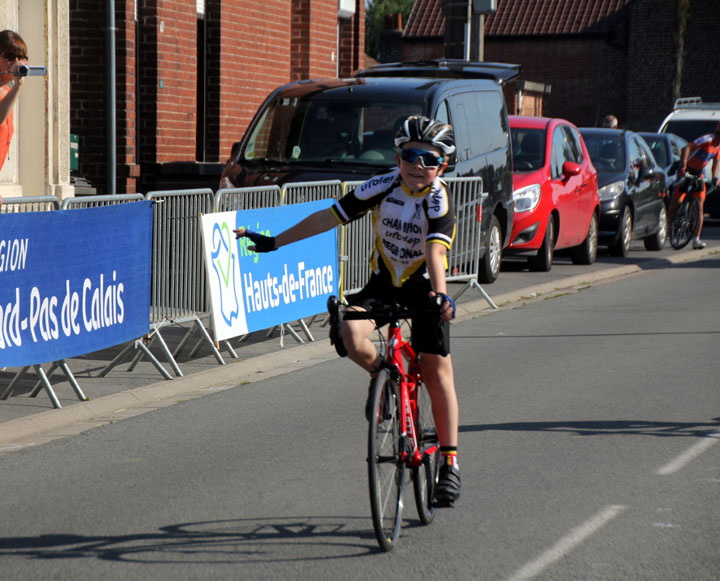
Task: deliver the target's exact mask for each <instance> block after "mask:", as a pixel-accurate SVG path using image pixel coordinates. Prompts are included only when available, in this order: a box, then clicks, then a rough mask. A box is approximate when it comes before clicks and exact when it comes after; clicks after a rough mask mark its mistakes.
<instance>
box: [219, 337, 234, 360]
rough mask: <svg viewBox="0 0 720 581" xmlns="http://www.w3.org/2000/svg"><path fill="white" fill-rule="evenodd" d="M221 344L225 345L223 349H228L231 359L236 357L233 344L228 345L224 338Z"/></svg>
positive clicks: (228, 342)
mask: <svg viewBox="0 0 720 581" xmlns="http://www.w3.org/2000/svg"><path fill="white" fill-rule="evenodd" d="M222 344H223V345H224V346H225V349H227V350H228V353H230V357H232V358H233V359H237V358H238V354H237V353H236V352H235V349H233V346H232V345H230V341H228V340H227V339H226V340H225V341H223V342H222Z"/></svg>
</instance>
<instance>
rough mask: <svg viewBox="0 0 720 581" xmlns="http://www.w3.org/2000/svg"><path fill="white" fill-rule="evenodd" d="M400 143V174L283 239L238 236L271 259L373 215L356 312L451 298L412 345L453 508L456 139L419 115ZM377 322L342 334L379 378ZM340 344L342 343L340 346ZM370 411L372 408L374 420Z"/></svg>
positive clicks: (418, 328)
mask: <svg viewBox="0 0 720 581" xmlns="http://www.w3.org/2000/svg"><path fill="white" fill-rule="evenodd" d="M395 146H396V147H397V153H396V156H395V159H396V161H397V164H398V167H396V168H394V169H393V170H391V171H390V172H389V173H386V174H382V175H378V176H375V177H373V178H372V179H370V180H368V181H367V182H365V183H364V184H363V185H361V186H358V187H357V188H356V189H355V190H354V191H353V192H351V193H348V194H347V195H346V196H344V197H343V198H341V199H340V200H337V201H336V202H335V203H334V205H333V206H332V207H330V208H328V209H325V210H320V211H318V212H316V213H314V214H311V215H310V216H308V217H307V218H305V219H304V220H302V221H300V222H299V223H298V224H296V225H295V226H292V227H290V228H288V229H287V230H285V231H284V232H281V233H280V234H278V235H277V236H275V237H269V236H263V235H260V234H257V233H255V232H250V231H248V230H245V229H244V228H239V229H237V230H234V232H235V236H236V237H238V238H239V237H240V236H247V237H248V238H250V240H252V242H253V243H254V245H255V246H254V247H253V246H250V247H249V248H250V249H251V250H255V251H256V252H269V251H272V250H275V249H277V248H279V247H280V246H284V245H286V244H291V243H293V242H296V241H298V240H302V239H304V238H309V237H311V236H314V235H316V234H319V233H321V232H326V231H327V230H330V229H332V228H334V227H336V226H338V225H340V224H347V223H348V222H351V221H352V220H355V219H357V218H360V217H361V216H363V215H364V214H366V213H367V212H369V211H371V212H372V216H373V229H374V244H373V253H372V258H371V267H372V274H371V276H370V280H369V281H368V283H367V284H366V285H365V287H364V288H363V289H362V290H361V291H360V292H359V293H357V294H356V295H354V296H352V297H350V299H349V302H350V308H354V309H359V310H367V308H368V307H369V305H370V304H371V302H372V301H375V300H380V301H382V300H385V301H388V300H390V301H396V302H398V303H400V304H401V305H403V306H405V307H407V308H410V309H413V310H416V309H420V308H426V309H432V308H433V304H434V303H433V299H434V297H435V296H436V295H439V296H440V297H441V298H442V304H441V307H440V319H439V321H438V320H437V319H434V318H433V317H416V318H415V319H413V321H412V343H413V347H414V348H415V350H416V351H418V352H419V353H422V356H421V358H420V361H421V366H422V368H421V371H422V377H423V380H424V382H425V384H426V386H427V389H428V392H429V394H430V399H431V401H432V409H433V417H434V419H435V425H436V427H437V431H438V439H439V441H440V447H441V454H442V457H443V463H442V465H441V467H440V475H439V481H438V485H437V486H436V493H435V501H436V503H437V505H438V506H452V504H453V503H454V501H455V500H457V499H458V498H459V497H460V472H459V466H458V461H457V445H458V402H457V396H456V393H455V382H454V377H453V366H452V359H451V357H450V354H449V352H450V340H449V336H450V334H449V321H450V319H452V318H453V317H454V316H455V304H454V302H453V300H452V298H450V297H449V296H448V295H447V283H446V279H445V270H446V268H447V261H446V257H447V252H448V250H449V249H450V246H451V244H452V241H453V238H454V235H455V212H454V207H453V201H452V196H451V195H450V193H449V192H448V190H447V187H446V186H445V184H444V183H443V182H442V181H441V180H440V176H441V175H442V173H443V171H445V168H446V167H447V165H448V159H449V158H450V156H452V154H453V153H454V152H455V137H454V133H453V129H452V127H451V126H450V125H445V124H443V123H440V122H439V121H435V120H432V119H429V118H427V117H423V116H411V117H408V118H407V119H406V120H405V122H404V123H403V124H402V126H401V127H400V129H399V130H398V132H397V135H396V137H395ZM435 308H436V307H435ZM375 323H376V322H374V321H368V320H350V321H343V322H342V328H341V339H342V342H343V344H344V346H345V349H346V350H347V354H348V357H349V358H350V359H351V360H352V361H354V362H355V363H357V364H358V365H359V366H360V367H362V368H363V369H365V370H366V371H368V372H370V374H377V373H378V371H379V370H380V361H381V360H380V357H379V355H378V352H377V350H376V348H375V345H374V344H373V342H372V341H371V340H370V336H371V334H372V333H373V331H374V329H375ZM377 323H378V324H379V326H381V325H382V324H384V322H382V321H378V322H377ZM338 339H339V338H337V337H333V340H334V342H337V341H338ZM370 385H372V380H371V382H370ZM370 413H371V412H369V411H368V410H367V408H366V415H368V416H369V415H370Z"/></svg>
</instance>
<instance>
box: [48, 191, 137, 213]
mask: <svg viewBox="0 0 720 581" xmlns="http://www.w3.org/2000/svg"><path fill="white" fill-rule="evenodd" d="M144 199H145V196H143V195H142V194H116V195H114V196H80V197H77V198H65V199H64V200H63V201H62V205H61V209H63V210H75V209H77V208H99V207H101V206H114V205H116V204H128V203H130V202H141V201H142V200H144Z"/></svg>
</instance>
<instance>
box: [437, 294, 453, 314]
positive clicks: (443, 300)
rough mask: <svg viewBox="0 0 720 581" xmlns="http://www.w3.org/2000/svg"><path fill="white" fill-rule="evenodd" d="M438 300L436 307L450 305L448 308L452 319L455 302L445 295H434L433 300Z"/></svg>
mask: <svg viewBox="0 0 720 581" xmlns="http://www.w3.org/2000/svg"><path fill="white" fill-rule="evenodd" d="M438 299H440V300H439V301H438V303H437V306H438V307H442V306H443V305H444V304H445V303H450V308H451V309H452V318H453V319H454V318H455V301H454V300H453V299H452V297H451V296H449V295H446V294H445V293H435V300H436V301H437V300H438Z"/></svg>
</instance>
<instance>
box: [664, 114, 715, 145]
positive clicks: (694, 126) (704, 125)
mask: <svg viewBox="0 0 720 581" xmlns="http://www.w3.org/2000/svg"><path fill="white" fill-rule="evenodd" d="M717 124H718V121H717V119H692V120H687V119H684V120H677V121H674V120H673V121H668V122H667V125H665V127H663V133H674V134H675V135H679V136H680V137H682V138H683V139H685V140H687V141H695V140H696V139H697V138H698V137H700V136H702V135H706V134H707V133H712V132H713V131H714V129H715V127H716V126H717Z"/></svg>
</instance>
